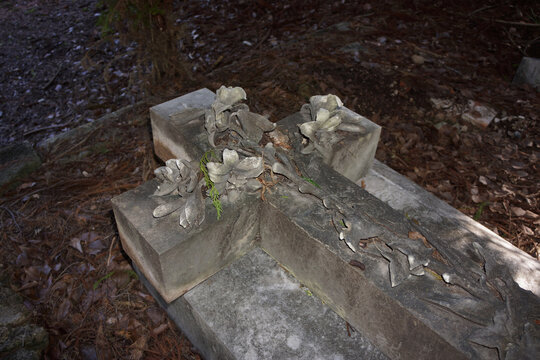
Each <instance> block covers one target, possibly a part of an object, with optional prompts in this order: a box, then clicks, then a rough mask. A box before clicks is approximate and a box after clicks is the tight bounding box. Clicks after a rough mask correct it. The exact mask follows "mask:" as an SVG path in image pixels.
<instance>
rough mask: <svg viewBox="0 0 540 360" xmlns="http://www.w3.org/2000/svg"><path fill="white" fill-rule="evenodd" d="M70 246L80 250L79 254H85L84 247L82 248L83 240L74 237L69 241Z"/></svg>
mask: <svg viewBox="0 0 540 360" xmlns="http://www.w3.org/2000/svg"><path fill="white" fill-rule="evenodd" d="M69 245H70V246H71V247H73V248H75V249H77V250H79V252H80V253H81V254H83V249H82V246H81V239H80V238H78V237H74V238H72V239H71V240H70V241H69Z"/></svg>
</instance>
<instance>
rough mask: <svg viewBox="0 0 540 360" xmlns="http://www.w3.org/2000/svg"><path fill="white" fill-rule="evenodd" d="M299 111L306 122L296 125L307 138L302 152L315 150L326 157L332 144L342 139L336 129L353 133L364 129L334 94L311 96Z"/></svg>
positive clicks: (307, 152) (308, 152) (329, 154)
mask: <svg viewBox="0 0 540 360" xmlns="http://www.w3.org/2000/svg"><path fill="white" fill-rule="evenodd" d="M301 113H302V115H303V116H304V118H305V119H306V122H304V123H303V124H299V125H298V127H299V128H300V132H301V133H302V135H304V136H305V137H306V138H308V139H309V142H308V145H307V146H306V147H305V148H304V149H302V153H303V154H310V153H312V152H313V151H315V150H317V151H319V152H320V153H321V155H323V158H326V157H328V156H331V147H332V145H333V144H335V143H337V142H338V141H340V140H341V139H342V136H339V135H337V134H336V133H335V131H336V130H341V131H345V132H354V133H360V132H363V131H365V129H364V128H363V127H362V126H361V125H360V124H359V123H358V121H357V120H356V119H355V118H354V117H353V116H352V115H353V113H352V112H351V111H350V110H348V109H346V108H345V107H343V103H342V102H341V100H340V99H339V97H337V96H335V95H331V94H329V95H324V96H322V95H317V96H312V97H311V98H310V99H309V104H305V105H304V106H302V109H301Z"/></svg>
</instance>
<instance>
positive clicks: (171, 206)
mask: <svg viewBox="0 0 540 360" xmlns="http://www.w3.org/2000/svg"><path fill="white" fill-rule="evenodd" d="M185 203H186V199H185V198H178V199H176V200H174V201H170V202H168V203H166V204H162V205H159V206H157V207H156V208H155V209H154V211H153V213H152V215H153V216H154V217H156V218H160V217H163V216H166V215H169V214H171V213H173V212H175V211H176V210H178V209H180V208H181V207H182V206H184V204H185Z"/></svg>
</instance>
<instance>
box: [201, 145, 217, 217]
mask: <svg viewBox="0 0 540 360" xmlns="http://www.w3.org/2000/svg"><path fill="white" fill-rule="evenodd" d="M215 157H216V154H215V153H214V150H208V151H207V152H205V153H204V155H203V157H202V158H201V161H200V162H199V168H200V169H201V172H202V174H203V176H204V181H205V182H206V187H207V188H208V189H210V191H209V194H210V199H212V205H214V208H216V212H217V219H218V220H219V219H220V218H221V213H222V212H223V208H222V207H221V201H219V191H218V189H216V186H215V185H214V182H213V181H212V179H210V175H209V174H208V168H207V167H206V164H208V162H209V161H210V159H212V158H215Z"/></svg>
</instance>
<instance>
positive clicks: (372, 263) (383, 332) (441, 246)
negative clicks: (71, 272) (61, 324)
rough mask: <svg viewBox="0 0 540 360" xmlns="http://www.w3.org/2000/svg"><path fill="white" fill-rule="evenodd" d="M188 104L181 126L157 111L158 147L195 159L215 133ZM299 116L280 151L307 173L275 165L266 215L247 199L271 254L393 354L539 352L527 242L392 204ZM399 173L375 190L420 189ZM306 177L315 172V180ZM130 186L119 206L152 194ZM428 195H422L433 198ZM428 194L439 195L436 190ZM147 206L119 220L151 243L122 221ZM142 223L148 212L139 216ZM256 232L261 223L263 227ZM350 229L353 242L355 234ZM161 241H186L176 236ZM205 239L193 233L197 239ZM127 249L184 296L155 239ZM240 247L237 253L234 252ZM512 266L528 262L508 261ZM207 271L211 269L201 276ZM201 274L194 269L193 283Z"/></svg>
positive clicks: (288, 124)
mask: <svg viewBox="0 0 540 360" xmlns="http://www.w3.org/2000/svg"><path fill="white" fill-rule="evenodd" d="M189 109H190V110H189V111H187V112H186V113H184V115H186V114H187V115H186V116H185V118H184V117H183V115H181V116H180V117H179V118H177V119H176V120H175V121H176V125H175V127H172V126H171V125H170V124H169V125H164V124H165V123H166V120H165V118H164V117H163V116H162V119H161V120H160V121H162V123H161V125H160V123H159V122H154V123H153V126H156V127H157V128H160V127H161V126H164V127H165V126H168V128H167V131H164V132H162V134H161V135H159V134H158V139H157V140H158V141H160V139H161V136H165V135H164V134H165V133H167V135H166V136H167V137H168V138H167V139H168V140H167V141H162V142H161V143H162V147H163V149H164V150H163V151H162V152H161V155H160V154H159V153H158V155H159V156H167V157H168V156H171V157H187V159H190V160H193V159H196V158H197V157H198V156H200V154H202V152H203V151H204V150H205V149H204V145H200V144H203V143H204V141H199V138H200V137H197V135H196V132H197V129H200V130H202V123H201V120H202V113H201V112H200V111H198V110H193V108H189ZM186 119H187V120H186ZM299 121H300V115H299V114H295V115H292V116H290V117H288V118H286V119H284V120H282V122H280V124H279V130H280V131H282V132H283V133H285V134H286V135H287V136H288V137H289V139H291V144H290V145H291V147H292V149H290V150H287V152H288V153H287V154H286V155H285V154H284V153H283V151H285V150H283V151H282V152H281V154H280V155H281V156H288V157H290V158H293V159H294V162H295V164H296V165H297V167H298V169H297V170H298V171H299V172H300V173H301V174H302V177H300V176H299V175H295V174H293V171H289V175H287V174H286V171H285V172H283V171H282V170H281V172H280V171H277V170H278V169H277V168H276V169H274V167H273V166H272V169H274V172H276V173H278V174H283V175H285V176H286V177H287V179H285V178H281V180H282V181H281V182H280V183H278V184H277V185H275V186H274V187H272V189H271V192H267V193H266V199H267V201H266V202H264V203H263V204H262V205H261V206H262V207H261V211H262V214H261V216H260V217H259V213H258V211H259V210H258V209H259V208H258V207H253V208H252V209H250V210H249V211H248V213H249V214H250V215H251V216H253V219H258V218H260V245H261V247H262V248H263V249H264V250H265V251H266V252H267V253H268V254H270V255H271V256H272V257H274V258H275V259H276V260H277V261H278V262H279V263H281V264H282V265H283V266H284V267H286V268H287V269H289V270H290V271H291V272H292V273H293V274H294V275H295V276H296V277H297V278H298V279H299V280H300V281H301V282H302V283H304V284H306V285H308V286H309V287H310V288H311V289H312V290H313V292H314V293H316V294H317V295H318V296H319V297H320V298H322V299H323V300H324V301H325V302H326V303H327V304H329V306H330V307H331V308H332V309H334V310H335V311H336V312H337V313H338V314H339V315H341V316H342V317H343V318H344V319H346V320H347V321H348V322H349V323H351V324H352V325H353V326H355V327H356V328H357V329H359V330H360V331H361V333H363V334H365V335H366V336H368V337H369V338H370V339H371V340H372V341H373V343H374V344H376V345H377V346H378V347H379V348H380V349H381V350H382V351H383V352H384V353H385V354H387V355H388V356H390V357H392V358H419V359H431V358H434V357H436V358H444V357H447V358H452V359H453V358H485V359H488V358H493V357H497V355H499V356H500V357H501V358H505V357H507V358H509V359H521V358H527V357H531V358H534V357H535V356H536V355H537V354H538V353H539V349H538V347H537V342H535V340H534V339H535V338H538V326H537V325H535V323H534V319H537V318H538V314H539V313H540V312H539V311H538V310H539V308H540V307H539V306H538V304H539V303H540V302H539V298H538V296H536V295H534V294H533V293H532V292H529V291H526V290H524V289H531V290H532V291H534V292H536V290H535V289H536V288H537V285H536V284H537V281H535V280H529V281H525V280H524V278H538V277H537V276H535V275H537V274H538V267H537V264H536V263H534V262H530V261H519V259H520V258H521V257H523V256H526V255H524V254H522V253H521V252H520V250H518V249H517V248H514V247H512V246H511V245H510V244H507V243H505V244H504V245H503V243H502V242H501V241H502V240H501V241H499V239H495V240H494V241H493V240H492V239H491V238H490V234H489V232H485V231H479V230H478V229H476V228H474V227H471V228H469V226H468V224H467V223H466V222H465V221H461V220H456V221H454V218H450V219H447V218H446V217H445V215H444V214H443V213H438V212H437V211H433V208H430V206H425V207H424V206H423V205H422V207H414V206H413V208H414V209H415V211H417V212H416V213H414V214H413V215H415V216H416V214H418V217H419V219H416V217H414V219H415V221H412V220H410V219H411V218H412V217H411V215H410V214H407V213H406V214H404V213H403V208H400V207H399V206H395V205H393V206H394V207H395V208H396V209H398V210H397V211H396V210H395V209H392V208H391V207H390V206H388V205H387V204H385V203H383V202H382V201H381V200H379V199H377V198H376V197H374V196H372V195H370V194H369V193H368V192H366V191H365V190H363V189H362V188H361V187H359V186H357V185H355V184H354V183H352V182H351V181H349V180H347V179H346V178H345V177H344V176H342V174H339V173H338V172H336V171H335V169H331V168H330V167H328V166H326V165H324V164H322V162H321V159H319V158H317V157H314V156H313V155H309V156H306V155H302V154H300V152H301V148H302V144H301V142H302V137H301V136H300V135H299V134H298V132H297V124H298V123H299ZM169 122H170V121H169ZM182 124H185V125H186V128H187V130H186V132H185V133H184V134H183V136H184V137H183V138H181V137H180V135H178V134H176V133H179V134H182ZM175 132H176V133H175ZM155 134H156V132H155ZM186 134H188V135H189V136H187V137H186V136H185V135H186ZM175 139H176V140H175ZM178 139H180V140H178ZM177 140H178V141H183V142H182V143H181V145H182V147H181V148H179V147H176V148H174V147H168V145H167V143H168V142H172V141H177ZM188 140H189V141H188ZM204 140H206V139H204ZM280 151H281V150H280ZM373 151H374V148H373ZM167 157H165V158H163V159H164V160H166V159H167ZM330 165H331V163H330ZM282 168H283V166H282ZM338 170H339V169H338ZM392 176H394V175H392V174H391V173H390V175H388V177H387V178H385V179H384V180H380V179H375V180H374V181H375V182H377V183H386V184H389V185H388V186H390V188H391V189H393V190H390V192H392V191H397V192H398V195H395V194H394V197H391V196H390V197H389V196H388V193H386V192H385V190H384V189H382V190H380V189H379V191H377V190H374V192H376V193H378V195H379V196H380V197H381V198H382V197H385V196H386V201H389V202H390V203H393V202H397V203H399V200H396V199H401V198H400V196H401V194H400V192H401V191H402V192H403V196H402V197H403V198H404V199H407V198H409V197H411V194H414V193H415V191H417V189H414V187H411V186H409V184H405V185H404V184H401V183H399V181H397V183H398V184H399V185H396V183H394V182H393V181H392ZM302 178H304V179H309V180H310V181H309V183H307V182H305V181H304V180H302ZM353 178H354V177H353ZM383 178H384V176H383ZM300 182H302V183H301V184H300ZM311 184H317V185H316V186H315V185H311ZM145 186H147V185H145ZM145 192H146V196H147V195H148V194H149V193H150V192H149V190H145ZM130 193H131V194H132V195H130V196H132V198H128V197H126V198H125V199H123V200H122V202H123V208H122V209H120V210H121V211H119V212H118V209H119V207H118V206H116V208H115V212H118V213H122V214H128V211H131V210H129V209H130V208H131V207H133V206H132V205H133V204H137V202H138V201H139V200H137V199H136V198H137V196H144V194H142V193H140V194H138V195H137V193H136V191H132V192H130ZM420 193H421V191H420ZM422 194H423V193H422ZM412 198H414V196H413V197H412ZM421 198H422V201H424V200H425V199H426V198H425V197H421ZM144 201H146V200H144ZM402 202H403V201H402ZM255 203H257V201H256V199H252V202H246V203H244V204H243V206H238V207H237V208H236V209H239V210H240V211H244V210H245V208H248V207H250V206H254V205H253V204H255ZM403 203H405V204H406V203H407V202H406V201H405V202H403ZM426 203H427V204H428V205H433V206H435V207H436V206H438V203H437V202H434V203H433V204H430V203H429V201H427V202H426ZM155 205H156V204H155V203H153V204H152V206H149V208H150V209H153V208H154V207H155ZM117 208H118V209H117ZM230 210H231V211H232V212H234V210H233V209H230ZM137 211H139V212H138V213H137V214H136V215H137V216H135V217H132V216H131V215H129V216H127V217H126V216H125V215H122V216H124V217H125V218H124V219H122V216H119V218H120V220H118V221H119V223H125V224H127V223H129V222H131V224H130V225H129V226H127V225H121V224H119V228H120V231H121V234H122V237H123V238H124V243H126V244H128V245H130V244H136V246H138V248H143V247H144V246H147V245H141V244H144V242H145V241H146V242H148V241H147V240H146V235H145V234H144V233H138V231H139V230H137V231H131V232H129V231H126V230H125V229H123V228H127V229H131V228H133V229H136V228H137V226H138V227H140V225H141V223H142V221H143V220H142V216H143V211H142V210H137ZM150 213H151V210H149V211H147V213H146V217H147V218H148V217H149V215H148V214H150ZM224 213H225V214H226V213H227V210H225V212H224ZM241 216H245V215H241ZM117 217H118V215H117ZM210 217H211V216H210ZM207 218H208V214H207ZM130 219H131V220H130ZM132 219H137V220H136V221H133V220H132ZM146 221H154V220H146ZM133 223H137V224H136V226H133ZM167 226H169V230H168V231H165V232H163V229H162V230H160V232H157V231H156V232H155V234H154V238H155V239H157V237H158V235H159V234H170V233H175V232H176V233H177V232H178V231H179V230H178V226H177V224H174V223H170V224H168V225H167ZM207 226H208V227H219V225H217V226H216V225H215V224H212V223H208V225H207V223H203V226H202V227H203V228H204V229H207ZM144 227H145V228H146V227H147V228H152V227H154V228H155V224H152V223H147V224H146V225H144ZM336 230H338V231H337V232H336ZM340 231H341V232H340ZM255 232H256V230H253V233H252V235H253V236H254V235H255ZM338 233H339V237H338ZM344 233H346V234H347V237H345V236H343V234H344ZM216 236H217V239H216V240H212V241H216V242H218V241H219V235H216ZM339 238H344V239H348V240H349V242H347V244H346V243H345V242H344V241H340V240H339ZM126 239H127V240H126ZM246 239H247V238H246ZM162 241H163V242H162ZM186 241H187V242H190V240H186ZM346 241H347V240H346ZM152 242H156V243H162V244H169V245H170V246H172V247H175V246H177V245H174V244H173V243H174V241H172V240H171V239H170V238H164V240H152V241H150V243H152ZM247 242H249V240H248V241H247ZM171 244H172V245H171ZM201 244H202V241H201ZM169 245H167V246H169ZM214 246H215V245H214ZM150 247H151V248H154V247H155V245H151V246H150ZM138 248H137V249H138ZM178 248H179V247H178ZM195 248H196V247H195V245H194V246H193V248H192V249H195ZM200 248H201V249H203V248H204V247H200ZM246 249H247V248H246ZM351 249H356V250H357V251H356V252H352V251H351ZM486 249H488V250H486ZM127 251H128V254H130V256H132V257H135V262H136V263H137V265H139V266H141V265H142V266H143V267H144V265H146V264H145V263H143V261H148V262H153V263H150V265H151V266H150V268H152V269H153V270H152V272H154V273H156V274H158V275H157V276H156V277H154V278H150V279H149V280H150V282H151V283H152V284H155V285H156V287H157V290H158V291H159V292H160V293H162V294H165V295H164V297H165V298H166V300H167V301H170V299H172V298H173V296H172V292H170V291H171V290H170V289H172V288H173V287H174V286H177V287H178V284H177V283H174V282H171V283H170V284H169V285H170V289H169V290H168V291H169V293H163V290H164V287H163V286H161V288H160V284H162V283H163V279H161V278H160V276H161V277H163V276H164V275H163V274H164V269H163V268H162V265H161V260H159V261H157V262H156V261H155V259H153V258H152V256H154V257H155V255H154V254H155V253H156V252H155V250H152V251H149V250H148V249H145V250H144V251H143V252H142V253H144V254H149V255H150V256H149V257H148V258H144V259H143V260H140V259H142V257H141V254H142V253H141V252H139V253H136V252H135V251H133V250H129V249H127ZM205 251H206V250H205ZM214 251H215V250H214ZM504 251H509V252H515V253H516V254H518V255H516V256H510V257H508V258H509V259H510V258H513V259H514V260H512V262H511V263H510V264H508V263H506V262H505V261H498V260H493V259H491V257H492V256H497V255H500V252H504ZM174 253H175V256H176V257H177V258H178V256H181V255H180V250H178V251H176V250H175V251H174ZM240 253H241V252H237V253H231V257H230V261H232V260H234V259H233V257H234V256H239V255H241V254H240ZM192 254H195V250H193V252H192ZM192 254H190V257H191V256H193V255H192ZM159 256H161V255H160V254H159V252H158V257H159ZM137 259H139V260H137ZM137 261H138V262H137ZM156 264H158V265H159V266H157V265H156ZM522 264H523V265H522ZM205 266H209V265H208V264H205V265H203V266H201V267H192V268H191V269H190V268H187V270H186V269H185V268H184V269H182V264H181V263H179V262H176V263H174V262H173V261H172V260H170V262H169V263H168V266H167V267H166V269H167V272H169V273H176V272H179V271H180V272H181V271H185V273H184V276H186V275H187V277H189V276H191V275H189V274H190V273H191V272H193V271H198V270H199V269H203V268H204V267H205ZM511 266H516V267H517V268H518V269H519V270H515V271H514V270H509V267H511ZM144 268H146V267H144ZM172 269H174V270H172ZM217 270H219V269H215V271H217ZM213 271H214V270H213ZM209 275H210V274H209ZM209 275H208V276H209ZM203 278H206V277H201V278H197V279H198V280H200V279H203ZM514 280H515V281H514ZM182 281H185V280H182ZM517 284H520V285H521V287H519V286H518V285H517ZM193 285H195V281H193V282H192V283H190V286H193ZM188 288H189V287H186V288H184V290H183V291H185V290H186V289H188ZM183 291H176V293H183ZM186 296H187V295H186ZM179 301H180V300H179ZM190 316H191V315H190ZM204 320H206V319H202V318H198V317H197V316H195V315H193V319H191V320H189V321H190V322H191V323H198V324H200V325H201V326H200V328H204V327H205V326H207V327H210V328H211V327H212V325H208V324H206V325H205V324H203V323H204ZM189 321H188V322H189ZM210 321H211V320H210ZM204 332H206V331H203V333H204ZM213 343H214V344H215V343H220V341H217V342H213ZM216 346H217V345H216ZM223 351H225V350H223ZM531 355H532V356H531ZM231 356H232V355H231Z"/></svg>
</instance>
